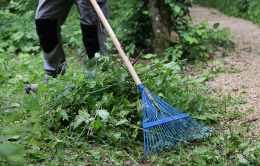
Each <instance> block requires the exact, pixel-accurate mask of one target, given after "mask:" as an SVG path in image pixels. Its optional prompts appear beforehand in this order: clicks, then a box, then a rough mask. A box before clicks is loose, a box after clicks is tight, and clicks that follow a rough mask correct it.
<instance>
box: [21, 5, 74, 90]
mask: <svg viewBox="0 0 260 166" xmlns="http://www.w3.org/2000/svg"><path fill="white" fill-rule="evenodd" d="M73 3H74V0H55V1H54V0H53V1H52V0H39V5H38V8H37V11H36V16H35V24H36V31H37V34H38V36H39V40H40V46H41V49H42V53H43V57H44V66H43V69H44V70H45V72H46V75H45V77H44V79H43V80H42V81H43V82H46V81H48V76H52V77H53V78H55V77H56V76H57V72H61V71H62V72H63V73H65V70H66V69H67V64H66V63H65V62H66V58H65V54H64V51H63V44H62V40H61V33H60V32H61V25H62V24H63V23H64V22H65V20H66V18H67V16H68V13H69V11H70V9H71V7H72V5H73ZM37 88H38V84H31V85H28V86H27V87H26V88H25V91H26V92H27V93H30V91H33V92H36V91H37Z"/></svg>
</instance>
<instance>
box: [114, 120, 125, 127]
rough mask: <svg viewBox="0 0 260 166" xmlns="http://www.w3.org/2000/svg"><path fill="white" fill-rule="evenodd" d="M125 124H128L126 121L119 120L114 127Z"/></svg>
mask: <svg viewBox="0 0 260 166" xmlns="http://www.w3.org/2000/svg"><path fill="white" fill-rule="evenodd" d="M126 122H128V120H126V119H122V120H120V121H118V122H117V123H116V126H119V125H121V124H124V123H126Z"/></svg>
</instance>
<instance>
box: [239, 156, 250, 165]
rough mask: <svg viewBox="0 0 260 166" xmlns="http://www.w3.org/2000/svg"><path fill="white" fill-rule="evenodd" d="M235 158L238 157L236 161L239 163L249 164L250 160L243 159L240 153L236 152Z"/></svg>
mask: <svg viewBox="0 0 260 166" xmlns="http://www.w3.org/2000/svg"><path fill="white" fill-rule="evenodd" d="M237 158H238V163H240V164H246V165H247V164H249V163H250V162H249V161H248V160H247V159H245V158H244V157H243V155H242V154H238V155H237Z"/></svg>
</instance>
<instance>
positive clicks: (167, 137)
mask: <svg viewBox="0 0 260 166" xmlns="http://www.w3.org/2000/svg"><path fill="white" fill-rule="evenodd" d="M90 1H91V3H92V5H93V7H94V8H95V10H96V12H97V14H98V16H99V18H100V20H101V22H102V23H103V25H104V26H105V28H106V30H107V32H108V34H109V36H110V37H111V39H112V41H113V43H114V44H115V46H116V48H117V50H118V52H119V54H120V56H121V57H122V59H123V61H124V63H125V64H126V66H127V68H128V70H129V72H130V74H131V76H132V77H133V79H134V81H135V84H136V85H137V87H138V89H139V90H140V92H141V94H142V105H143V110H142V113H143V133H144V157H143V158H145V157H146V156H147V155H150V154H154V153H161V152H163V151H165V150H170V149H172V148H174V147H176V146H178V145H179V144H182V143H187V142H191V141H194V140H197V139H201V138H205V137H208V136H211V135H212V134H214V133H215V131H214V130H212V129H210V128H208V127H206V126H204V125H203V124H201V123H199V122H197V121H195V120H194V119H192V118H190V117H189V116H188V115H187V114H185V113H182V112H181V111H179V110H177V109H176V108H174V107H172V106H171V105H169V104H168V103H166V102H165V101H163V100H162V99H160V98H159V97H157V96H156V95H154V94H153V93H151V92H150V91H149V90H148V89H147V88H145V87H144V86H143V85H142V82H141V81H140V79H139V77H138V75H137V74H136V71H135V70H134V68H133V66H132V64H131V62H130V61H129V59H128V58H127V56H126V54H125V51H124V50H123V48H122V47H121V45H120V43H119V41H118V39H117V37H116V35H115V33H114V32H113V30H112V28H111V27H110V25H109V23H108V22H107V19H106V18H105V16H104V14H103V13H102V11H101V9H100V7H99V6H98V4H97V2H96V0H90Z"/></svg>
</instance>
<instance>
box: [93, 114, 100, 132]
mask: <svg viewBox="0 0 260 166" xmlns="http://www.w3.org/2000/svg"><path fill="white" fill-rule="evenodd" d="M100 127H101V121H100V118H99V117H97V120H96V121H95V122H94V129H95V130H98V129H99V128H100Z"/></svg>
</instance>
